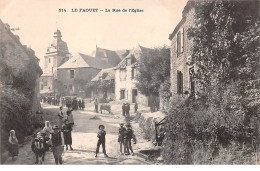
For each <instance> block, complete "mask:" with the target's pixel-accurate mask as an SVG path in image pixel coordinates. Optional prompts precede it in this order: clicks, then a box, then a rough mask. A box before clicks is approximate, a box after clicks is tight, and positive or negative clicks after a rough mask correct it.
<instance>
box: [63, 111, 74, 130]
mask: <svg viewBox="0 0 260 171" xmlns="http://www.w3.org/2000/svg"><path fill="white" fill-rule="evenodd" d="M72 111H73V109H72V108H69V109H68V110H67V112H66V114H67V116H66V119H65V122H66V121H68V123H67V124H69V125H70V126H71V127H73V126H74V118H73V115H72Z"/></svg>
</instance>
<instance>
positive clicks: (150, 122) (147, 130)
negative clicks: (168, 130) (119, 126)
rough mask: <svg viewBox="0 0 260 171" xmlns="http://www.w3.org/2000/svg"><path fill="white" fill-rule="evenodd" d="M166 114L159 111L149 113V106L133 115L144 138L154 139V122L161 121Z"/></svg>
mask: <svg viewBox="0 0 260 171" xmlns="http://www.w3.org/2000/svg"><path fill="white" fill-rule="evenodd" d="M164 117H166V115H165V114H164V113H162V112H160V111H158V112H154V113H150V112H149V108H147V109H146V110H139V111H138V112H137V114H136V116H135V119H134V120H135V121H136V122H138V123H139V126H140V127H141V128H142V129H143V131H144V135H145V137H144V138H145V139H148V140H152V141H154V140H155V122H159V121H161V120H162V119H163V118H164Z"/></svg>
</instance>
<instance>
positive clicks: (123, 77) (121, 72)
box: [120, 69, 126, 81]
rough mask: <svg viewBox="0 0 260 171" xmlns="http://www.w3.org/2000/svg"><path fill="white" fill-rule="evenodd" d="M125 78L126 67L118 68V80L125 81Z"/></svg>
mask: <svg viewBox="0 0 260 171" xmlns="http://www.w3.org/2000/svg"><path fill="white" fill-rule="evenodd" d="M125 80H126V69H121V70H120V81H125Z"/></svg>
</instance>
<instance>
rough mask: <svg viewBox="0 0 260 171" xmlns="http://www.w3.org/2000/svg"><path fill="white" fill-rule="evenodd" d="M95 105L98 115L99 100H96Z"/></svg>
mask: <svg viewBox="0 0 260 171" xmlns="http://www.w3.org/2000/svg"><path fill="white" fill-rule="evenodd" d="M94 105H95V111H96V113H98V100H97V99H96V100H95V102H94Z"/></svg>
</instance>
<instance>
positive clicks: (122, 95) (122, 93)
mask: <svg viewBox="0 0 260 171" xmlns="http://www.w3.org/2000/svg"><path fill="white" fill-rule="evenodd" d="M124 98H125V90H120V100H121V99H124Z"/></svg>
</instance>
